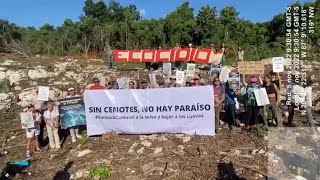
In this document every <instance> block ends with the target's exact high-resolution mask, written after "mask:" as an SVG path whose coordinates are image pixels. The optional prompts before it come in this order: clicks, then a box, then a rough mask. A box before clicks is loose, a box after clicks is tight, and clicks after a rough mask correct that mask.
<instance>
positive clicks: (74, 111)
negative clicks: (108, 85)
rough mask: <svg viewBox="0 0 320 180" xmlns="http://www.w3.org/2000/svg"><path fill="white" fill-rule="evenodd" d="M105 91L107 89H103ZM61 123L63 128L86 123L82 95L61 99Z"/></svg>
mask: <svg viewBox="0 0 320 180" xmlns="http://www.w3.org/2000/svg"><path fill="white" fill-rule="evenodd" d="M102 92H104V93H105V91H102ZM59 113H60V124H61V128H62V129H67V128H69V127H73V126H79V125H85V124H86V115H85V108H84V103H83V99H82V97H81V96H77V97H72V98H66V99H61V100H59Z"/></svg>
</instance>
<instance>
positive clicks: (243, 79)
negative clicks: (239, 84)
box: [242, 74, 248, 87]
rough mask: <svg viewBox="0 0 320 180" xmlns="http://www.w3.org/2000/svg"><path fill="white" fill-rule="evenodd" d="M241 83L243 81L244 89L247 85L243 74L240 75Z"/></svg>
mask: <svg viewBox="0 0 320 180" xmlns="http://www.w3.org/2000/svg"><path fill="white" fill-rule="evenodd" d="M242 81H243V85H244V87H246V86H247V85H248V83H247V82H246V75H245V74H243V75H242Z"/></svg>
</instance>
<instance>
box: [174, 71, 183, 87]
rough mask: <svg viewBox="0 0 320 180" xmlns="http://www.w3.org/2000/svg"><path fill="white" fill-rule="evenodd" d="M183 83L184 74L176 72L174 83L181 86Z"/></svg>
mask: <svg viewBox="0 0 320 180" xmlns="http://www.w3.org/2000/svg"><path fill="white" fill-rule="evenodd" d="M184 81H185V72H184V71H176V83H177V84H183V83H184Z"/></svg>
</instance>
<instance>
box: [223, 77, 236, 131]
mask: <svg viewBox="0 0 320 180" xmlns="http://www.w3.org/2000/svg"><path fill="white" fill-rule="evenodd" d="M225 86H226V92H225V94H226V95H225V96H226V103H225V104H226V106H225V110H226V114H227V117H228V120H229V122H228V123H229V129H230V131H231V130H232V126H236V98H237V95H239V91H240V90H239V89H236V88H233V87H231V86H230V84H229V81H227V82H226V85H225Z"/></svg>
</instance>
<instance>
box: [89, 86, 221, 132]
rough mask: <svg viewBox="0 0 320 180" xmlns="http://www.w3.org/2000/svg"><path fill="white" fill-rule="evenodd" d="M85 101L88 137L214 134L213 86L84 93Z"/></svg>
mask: <svg viewBox="0 0 320 180" xmlns="http://www.w3.org/2000/svg"><path fill="white" fill-rule="evenodd" d="M195 94H196V96H195ZM149 97H152V98H149ZM181 97H188V98H181ZM128 100H129V101H128ZM84 102H85V109H86V117H87V133H88V135H89V136H93V135H101V134H105V133H107V132H116V133H125V134H151V133H185V134H190V135H193V134H198V135H210V136H213V135H214V134H215V124H214V121H213V119H214V117H215V115H214V105H213V102H214V100H213V87H212V86H201V87H197V88H188V87H181V88H165V89H149V90H148V91H146V90H140V89H133V90H130V91H129V90H118V91H109V92H107V93H106V92H105V91H96V92H92V91H85V94H84Z"/></svg>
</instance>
